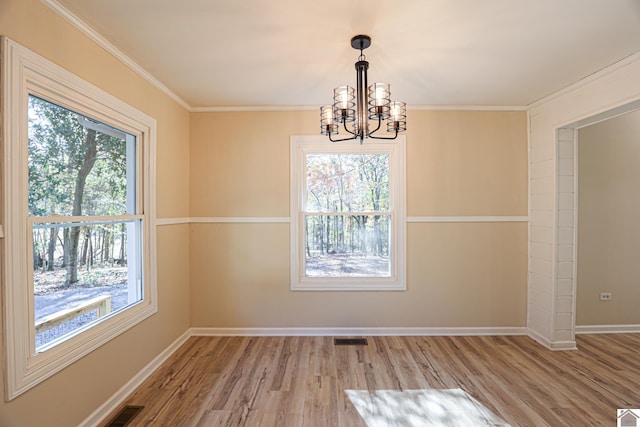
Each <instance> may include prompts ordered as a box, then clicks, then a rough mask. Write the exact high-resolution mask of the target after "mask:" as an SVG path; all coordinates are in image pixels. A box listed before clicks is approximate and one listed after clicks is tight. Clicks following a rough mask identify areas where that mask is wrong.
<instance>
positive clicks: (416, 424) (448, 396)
mask: <svg viewBox="0 0 640 427" xmlns="http://www.w3.org/2000/svg"><path fill="white" fill-rule="evenodd" d="M345 393H347V396H348V397H349V399H350V400H351V402H352V403H353V405H354V406H355V407H356V409H357V410H358V413H359V414H360V416H361V417H362V419H363V420H364V421H365V422H366V423H367V426H368V427H386V426H398V427H400V426H411V427H445V426H447V427H452V426H456V427H457V426H474V427H476V426H478V427H479V426H501V427H509V424H507V423H506V422H505V421H504V420H502V419H501V418H500V417H498V416H497V415H495V414H494V413H493V412H491V411H490V410H489V409H487V408H486V407H484V406H483V405H482V404H481V403H480V402H478V401H477V400H475V399H474V398H473V397H471V396H470V395H469V394H467V393H466V392H465V391H464V390H462V389H459V388H456V389H450V390H434V389H425V390H404V391H397V390H378V391H374V392H370V391H368V390H345Z"/></svg>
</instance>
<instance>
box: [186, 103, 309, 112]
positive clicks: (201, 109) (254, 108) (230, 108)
mask: <svg viewBox="0 0 640 427" xmlns="http://www.w3.org/2000/svg"><path fill="white" fill-rule="evenodd" d="M316 110H318V111H320V106H319V105H246V106H226V107H225V106H221V107H192V108H191V112H192V113H233V112H249V111H316Z"/></svg>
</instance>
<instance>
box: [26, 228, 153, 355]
mask: <svg viewBox="0 0 640 427" xmlns="http://www.w3.org/2000/svg"><path fill="white" fill-rule="evenodd" d="M140 226H141V221H140V220H131V221H121V222H112V223H107V224H105V223H98V222H87V223H86V224H82V225H76V224H60V223H47V224H35V225H34V227H33V295H34V311H35V328H36V350H39V349H41V348H42V346H44V345H46V344H48V343H50V342H52V341H54V340H56V339H59V338H61V337H63V336H64V337H68V336H70V334H73V333H74V332H75V331H77V330H78V329H80V328H83V327H84V326H86V325H88V324H90V323H92V322H95V321H97V320H98V319H99V318H101V317H104V316H107V315H109V314H110V313H113V312H116V311H119V310H122V309H123V308H125V307H127V306H129V305H131V304H133V303H135V302H138V301H141V300H142V289H141V286H142V283H141V281H140V280H138V279H139V278H140V276H141V274H140V272H141V270H140V268H141V260H140V257H139V255H137V254H139V253H140V251H139V249H138V248H139V246H140V243H139V242H140V231H139V230H140V229H141V228H140Z"/></svg>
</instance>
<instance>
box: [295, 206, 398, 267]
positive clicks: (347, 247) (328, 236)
mask: <svg viewBox="0 0 640 427" xmlns="http://www.w3.org/2000/svg"><path fill="white" fill-rule="evenodd" d="M389 221H390V217H389V216H388V215H348V216H347V215H314V216H312V215H307V216H305V241H304V244H305V248H304V250H305V276H307V277H390V275H391V267H390V266H391V264H390V257H389V250H390V244H389V242H390V236H389Z"/></svg>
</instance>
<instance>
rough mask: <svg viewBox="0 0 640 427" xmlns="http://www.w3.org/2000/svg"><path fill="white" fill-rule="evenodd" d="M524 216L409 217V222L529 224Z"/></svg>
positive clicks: (527, 218)
mask: <svg viewBox="0 0 640 427" xmlns="http://www.w3.org/2000/svg"><path fill="white" fill-rule="evenodd" d="M528 221H529V217H528V216H527V215H522V216H408V217H407V222H528Z"/></svg>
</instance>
